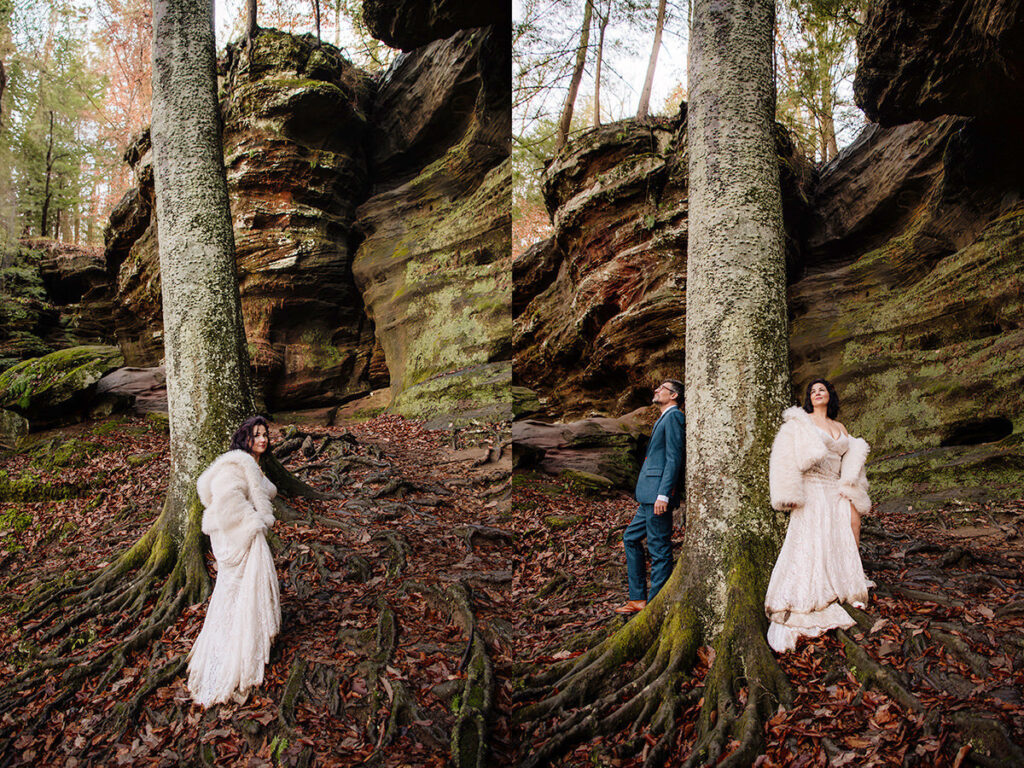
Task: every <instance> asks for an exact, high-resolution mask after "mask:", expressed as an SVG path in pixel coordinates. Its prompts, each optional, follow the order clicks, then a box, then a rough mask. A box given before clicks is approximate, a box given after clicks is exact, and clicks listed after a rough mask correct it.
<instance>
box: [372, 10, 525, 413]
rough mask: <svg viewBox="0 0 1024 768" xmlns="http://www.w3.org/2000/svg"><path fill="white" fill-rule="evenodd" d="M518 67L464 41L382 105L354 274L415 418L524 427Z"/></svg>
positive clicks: (443, 45) (408, 77)
mask: <svg viewBox="0 0 1024 768" xmlns="http://www.w3.org/2000/svg"><path fill="white" fill-rule="evenodd" d="M509 58H510V51H509V49H508V40H507V35H505V34H504V33H498V32H496V31H495V30H493V29H491V28H484V29H473V30H468V31H465V32H460V33H458V34H456V35H454V36H452V37H451V38H448V39H446V40H441V41H437V42H434V43H431V44H430V45H427V46H425V47H423V48H419V49H417V50H415V51H413V52H412V53H409V54H406V55H404V56H402V57H401V58H400V59H399V60H398V61H397V62H396V63H395V65H394V67H393V68H392V70H391V72H390V73H389V75H388V77H387V79H386V81H385V82H384V84H383V86H382V88H381V91H380V93H379V95H378V97H377V100H376V105H375V109H374V116H373V120H372V121H373V123H374V125H375V126H376V130H377V132H378V133H377V135H376V139H375V141H374V144H373V156H372V163H371V167H372V171H373V177H374V185H373V194H372V196H371V197H370V198H369V199H368V200H367V201H366V202H365V203H363V204H362V205H361V206H360V208H359V210H358V212H357V218H358V228H359V231H360V233H361V234H362V235H363V238H364V239H363V240H362V242H361V243H360V245H359V249H358V251H357V253H356V257H355V262H354V264H353V272H354V274H355V278H356V281H357V283H358V285H359V288H360V290H361V291H362V295H363V299H364V301H365V303H366V306H367V310H368V312H369V313H370V316H371V317H372V318H373V321H374V323H375V325H376V333H377V337H378V339H379V340H380V343H381V345H382V346H383V349H384V354H385V357H386V359H387V364H388V369H389V371H390V374H391V392H392V396H393V401H392V406H391V408H392V410H394V411H396V412H399V413H402V414H404V415H406V416H410V417H414V418H416V417H418V418H427V417H431V416H435V415H437V414H439V413H458V412H460V411H466V410H469V411H472V413H473V415H477V416H480V417H486V418H494V417H497V416H509V415H511V403H510V399H509V394H508V386H509V382H510V380H511V362H510V346H509V338H510V336H511V313H510V311H509V303H510V297H511V281H510V256H509V254H510V252H511V214H510V209H509V200H510V199H511V175H510V164H509V160H508V157H509V142H510V136H511V122H510V113H509V87H510V86H509V79H508V72H509V66H510V63H509Z"/></svg>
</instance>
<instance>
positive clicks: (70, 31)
mask: <svg viewBox="0 0 1024 768" xmlns="http://www.w3.org/2000/svg"><path fill="white" fill-rule="evenodd" d="M361 11H362V4H361V2H358V0H325V1H324V2H322V3H321V2H319V0H316V2H311V0H267V2H264V3H261V6H260V11H259V13H260V23H261V25H262V26H265V27H275V28H278V29H281V30H283V31H286V32H292V33H295V34H305V33H316V32H317V27H318V26H319V35H320V38H321V39H322V40H324V41H327V42H330V43H332V44H334V45H337V46H338V47H339V48H341V49H342V50H343V52H344V54H345V55H346V56H347V57H348V58H349V59H350V60H351V61H352V62H353V63H355V64H357V65H358V66H360V67H362V68H363V69H366V70H368V71H371V72H372V71H380V70H382V69H384V68H386V67H387V65H388V64H390V62H391V61H392V60H393V59H394V57H395V54H396V52H395V51H394V50H393V49H391V48H388V47H387V46H386V45H384V44H382V43H380V42H379V41H376V40H374V39H373V38H372V37H371V36H370V35H369V33H368V32H367V31H366V28H365V26H364V25H363V22H362V15H361ZM245 13H246V10H245V2H244V0H217V2H216V9H215V22H216V31H217V46H218V50H221V51H223V49H224V46H225V44H226V43H227V42H228V41H229V40H237V39H239V38H240V36H241V33H242V31H243V29H244V25H245ZM152 36H153V29H152V8H151V3H150V2H149V0H52V2H51V0H0V250H2V251H3V253H5V254H7V253H9V252H11V251H12V248H11V247H9V246H10V244H11V240H12V239H13V240H14V241H16V240H17V239H19V238H22V237H47V238H52V239H54V240H58V241H60V242H64V243H75V244H80V245H102V244H103V228H104V226H105V224H106V222H107V219H108V217H109V214H110V211H111V210H112V209H113V207H114V206H115V205H116V204H117V202H118V201H119V200H120V199H121V197H122V196H123V195H124V193H125V192H126V191H127V190H128V189H129V188H130V187H132V186H134V185H135V184H136V183H137V181H138V180H137V179H135V178H133V173H132V170H131V167H130V166H129V165H128V163H126V162H125V160H124V158H123V155H124V152H125V149H126V148H127V147H128V146H129V145H130V144H131V142H132V139H133V137H134V136H135V135H137V134H138V132H139V131H141V130H142V129H144V128H146V127H147V126H148V125H149V122H150V102H151V99H152V86H151V83H150V75H151V66H152V65H151V54H150V46H151V41H152Z"/></svg>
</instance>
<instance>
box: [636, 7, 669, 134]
mask: <svg viewBox="0 0 1024 768" xmlns="http://www.w3.org/2000/svg"><path fill="white" fill-rule="evenodd" d="M665 4H666V0H658V20H657V21H656V22H655V23H654V45H652V46H651V58H650V59H649V60H648V62H647V76H646V77H645V78H644V89H643V90H642V91H640V106H639V107H637V110H636V116H637V117H638V118H639V119H640V120H643V119H644V118H645V117H647V111H648V110H649V109H650V105H651V89H652V88H653V87H654V68H655V66H657V64H658V53H659V52H660V51H661V33H662V32H663V31H664V30H665Z"/></svg>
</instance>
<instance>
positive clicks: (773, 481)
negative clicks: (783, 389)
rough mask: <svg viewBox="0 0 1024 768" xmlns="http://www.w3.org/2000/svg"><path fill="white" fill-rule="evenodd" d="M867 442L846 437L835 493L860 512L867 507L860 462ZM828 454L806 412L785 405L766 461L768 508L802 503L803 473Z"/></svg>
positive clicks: (863, 458)
mask: <svg viewBox="0 0 1024 768" xmlns="http://www.w3.org/2000/svg"><path fill="white" fill-rule="evenodd" d="M868 450H869V448H868V444H867V442H866V441H864V440H861V439H860V438H857V437H851V438H849V448H848V449H847V451H846V454H845V455H844V456H843V460H842V467H841V469H840V474H839V494H840V495H841V496H842V497H843V498H846V499H848V500H849V501H850V503H851V504H853V506H854V508H855V509H856V510H857V511H858V512H861V513H864V512H867V511H868V510H869V509H870V508H871V501H870V499H869V498H868V481H867V477H866V476H865V474H864V462H865V460H866V459H867V455H868ZM827 456H828V448H827V447H826V446H825V441H824V439H823V438H822V436H821V433H820V432H818V430H817V428H816V427H815V426H814V422H813V421H812V420H811V416H810V414H808V413H807V412H806V411H805V410H804V409H803V408H801V407H799V406H793V407H792V408H787V409H786V410H785V411H784V412H783V414H782V426H781V427H779V432H778V434H777V435H776V436H775V442H774V443H773V444H772V453H771V458H770V459H769V461H768V485H769V490H770V493H771V503H772V507H774V508H775V509H777V510H779V511H789V510H792V509H794V508H796V507H799V506H801V505H802V504H803V503H804V488H803V474H804V473H805V472H807V471H808V470H810V469H812V468H813V467H815V466H816V465H817V464H819V463H820V462H821V461H822V460H824V459H825V458H826V457H827Z"/></svg>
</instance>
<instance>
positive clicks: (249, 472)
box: [196, 450, 277, 559]
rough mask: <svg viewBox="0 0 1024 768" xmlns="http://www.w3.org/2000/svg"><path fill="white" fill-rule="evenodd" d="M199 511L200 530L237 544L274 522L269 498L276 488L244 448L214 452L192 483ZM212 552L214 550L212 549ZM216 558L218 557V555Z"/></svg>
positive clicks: (242, 542)
mask: <svg viewBox="0 0 1024 768" xmlns="http://www.w3.org/2000/svg"><path fill="white" fill-rule="evenodd" d="M196 488H197V490H198V491H199V500H200V501H201V502H202V503H203V506H204V507H206V510H205V511H204V512H203V533H205V534H207V535H208V536H209V535H212V534H223V535H224V536H226V537H227V538H229V539H231V540H233V541H234V543H236V545H237V546H238V547H240V548H246V547H247V546H248V542H249V541H251V540H252V537H253V536H255V535H256V534H257V533H261V532H263V531H265V530H266V529H268V528H270V527H271V526H272V525H273V524H274V507H273V505H272V504H271V499H273V498H274V496H275V495H276V494H277V488H275V487H274V484H273V483H271V482H270V481H269V480H267V478H266V477H264V476H263V473H262V472H261V471H260V466H259V464H257V463H256V459H255V458H253V456H252V455H251V454H250V453H248V452H247V451H239V450H235V451H228V452H227V453H223V454H221V455H220V456H218V457H217V458H216V459H215V460H214V461H213V463H212V464H210V466H209V467H207V468H206V471H205V472H203V474H201V475H200V476H199V480H198V482H197V483H196ZM215 554H216V553H215ZM218 559H220V558H218Z"/></svg>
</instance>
